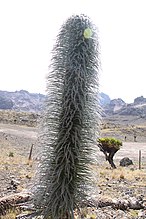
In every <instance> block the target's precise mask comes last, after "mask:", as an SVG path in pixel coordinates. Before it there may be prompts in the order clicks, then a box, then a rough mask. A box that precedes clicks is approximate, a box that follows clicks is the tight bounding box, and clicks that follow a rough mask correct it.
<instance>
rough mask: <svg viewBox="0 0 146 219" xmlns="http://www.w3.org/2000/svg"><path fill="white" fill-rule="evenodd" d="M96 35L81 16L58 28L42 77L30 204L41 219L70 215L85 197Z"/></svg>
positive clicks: (94, 109)
mask: <svg viewBox="0 0 146 219" xmlns="http://www.w3.org/2000/svg"><path fill="white" fill-rule="evenodd" d="M98 57H99V52H98V38H97V33H96V28H95V26H94V25H93V24H92V22H91V21H90V19H89V18H88V17H86V16H85V15H80V16H79V15H74V16H71V17H70V18H69V19H68V20H67V21H66V22H65V23H64V24H63V25H62V27H61V29H60V32H59V34H58V36H57V40H56V44H55V46H54V48H53V51H52V62H51V65H50V68H49V74H48V76H47V101H46V106H45V114H44V116H43V127H42V128H43V134H42V137H41V140H40V146H41V152H40V153H41V158H40V164H39V167H38V174H37V175H38V177H37V178H36V184H35V190H34V198H33V200H34V206H35V208H36V209H39V210H41V214H42V215H43V218H44V219H48V218H52V219H59V218H69V219H72V218H74V212H73V211H74V209H75V208H77V207H79V206H80V204H81V203H82V202H83V201H84V200H85V199H86V196H87V191H88V189H89V182H90V181H91V179H90V169H89V164H90V163H91V162H92V161H93V157H94V156H92V153H93V149H94V148H95V147H96V145H97V143H96V139H97V133H98V127H99V109H98V69H99V60H98Z"/></svg>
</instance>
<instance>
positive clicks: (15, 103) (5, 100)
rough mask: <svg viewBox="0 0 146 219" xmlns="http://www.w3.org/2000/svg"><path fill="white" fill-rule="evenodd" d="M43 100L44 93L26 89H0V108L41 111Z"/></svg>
mask: <svg viewBox="0 0 146 219" xmlns="http://www.w3.org/2000/svg"><path fill="white" fill-rule="evenodd" d="M44 100H45V95H43V94H39V93H29V92H28V91H26V90H20V91H15V92H9V91H0V109H5V110H15V111H24V112H36V113H37V112H40V111H41V109H42V106H43V102H44Z"/></svg>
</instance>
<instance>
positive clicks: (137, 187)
mask: <svg viewBox="0 0 146 219" xmlns="http://www.w3.org/2000/svg"><path fill="white" fill-rule="evenodd" d="M104 134H105V129H104V132H103V135H104ZM36 141H37V128H36V127H27V126H20V125H12V124H3V123H0V197H3V196H5V195H7V194H12V193H16V192H19V191H22V190H23V189H26V188H27V184H28V183H29V182H30V181H31V179H32V177H33V174H34V167H35V163H36V154H37V147H36V145H37V144H36ZM32 144H34V149H33V154H32V161H31V162H28V157H29V151H30V148H31V145H32ZM139 150H141V152H142V169H141V170H139V169H138V153H139ZM97 157H98V158H97V165H95V166H94V167H92V168H93V170H94V173H95V174H94V178H95V185H96V188H97V190H96V194H95V196H97V198H98V197H107V198H121V199H122V198H124V199H125V198H129V197H138V196H142V197H143V198H144V199H145V200H146V141H145V142H141V141H140V142H132V141H131V142H128V141H127V142H123V146H122V148H121V149H120V150H119V151H118V152H117V154H116V155H115V158H114V161H115V163H116V165H117V169H116V170H113V169H111V168H110V166H109V164H108V163H107V162H106V161H105V158H104V155H103V154H102V152H100V151H99V150H98V151H97ZM123 157H129V158H130V159H132V160H133V162H134V165H132V166H129V167H120V166H119V161H120V159H122V158H123ZM100 211H101V212H100ZM145 213H146V212H145V211H144V210H143V211H141V210H140V211H137V210H130V211H128V212H123V211H120V210H118V211H116V212H115V211H113V210H112V209H108V208H105V209H102V210H100V209H99V210H98V213H97V212H96V210H95V209H92V213H91V211H90V213H89V212H88V210H87V209H86V210H84V213H83V214H84V215H86V216H85V217H84V218H92V219H94V218H100V219H102V218H103V219H104V218H105V219H108V218H109V219H110V218H116V219H124V218H125V219H126V218H146V216H143V217H142V216H141V217H140V216H139V215H146V214H145ZM91 214H92V215H91ZM97 214H98V215H101V216H99V217H97V216H95V215H97ZM114 214H115V215H117V216H115V217H113V216H112V215H114ZM87 215H90V216H89V217H88V216H87ZM110 215H111V216H110ZM3 218H7V217H6V216H5V217H3ZM8 218H9V219H11V218H13V217H11V216H10V217H8Z"/></svg>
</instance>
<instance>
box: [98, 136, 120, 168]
mask: <svg viewBox="0 0 146 219" xmlns="http://www.w3.org/2000/svg"><path fill="white" fill-rule="evenodd" d="M98 146H99V148H100V150H101V151H102V152H103V153H104V154H105V158H106V160H108V161H109V163H110V165H111V167H113V168H116V165H115V164H114V162H113V157H114V155H115V153H116V152H117V151H118V150H119V149H120V147H121V146H122V141H120V140H118V139H116V138H110V137H105V138H99V139H98Z"/></svg>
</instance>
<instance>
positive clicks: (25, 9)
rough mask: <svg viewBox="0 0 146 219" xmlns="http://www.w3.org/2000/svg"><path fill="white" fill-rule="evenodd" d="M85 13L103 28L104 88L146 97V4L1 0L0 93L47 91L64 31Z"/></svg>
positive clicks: (113, 94) (136, 0)
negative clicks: (59, 35)
mask: <svg viewBox="0 0 146 219" xmlns="http://www.w3.org/2000/svg"><path fill="white" fill-rule="evenodd" d="M82 13H84V14H86V15H87V16H89V17H90V18H91V20H92V21H93V23H94V24H95V25H96V26H97V27H98V35H99V44H100V62H101V69H100V72H99V83H100V84H99V90H100V91H101V92H104V93H106V94H108V95H109V96H110V98H111V99H115V98H122V99H123V100H124V101H125V102H126V103H132V102H133V101H134V99H135V98H136V97H138V96H144V97H146V81H145V74H146V1H145V0H53V1H52V0H13V1H12V0H0V90H7V91H16V90H21V89H24V90H28V91H29V92H33V93H45V91H46V75H47V74H48V66H49V64H50V58H51V51H52V48H53V45H54V44H55V37H56V35H57V33H58V31H59V28H60V27H61V25H62V23H63V22H64V21H65V20H66V19H67V18H68V17H70V16H71V15H73V14H82Z"/></svg>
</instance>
